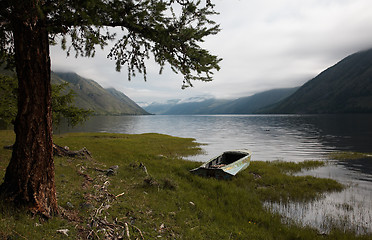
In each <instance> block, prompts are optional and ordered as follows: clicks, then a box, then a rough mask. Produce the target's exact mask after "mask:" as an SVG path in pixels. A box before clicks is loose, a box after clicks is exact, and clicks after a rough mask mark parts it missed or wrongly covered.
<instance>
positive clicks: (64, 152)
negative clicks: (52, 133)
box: [53, 143, 92, 158]
mask: <svg viewBox="0 0 372 240" xmlns="http://www.w3.org/2000/svg"><path fill="white" fill-rule="evenodd" d="M53 154H54V155H55V156H60V157H90V158H91V157H92V155H91V154H90V152H89V151H88V149H86V148H85V147H83V148H82V149H80V150H78V151H70V149H69V148H68V147H61V146H58V145H57V144H54V143H53Z"/></svg>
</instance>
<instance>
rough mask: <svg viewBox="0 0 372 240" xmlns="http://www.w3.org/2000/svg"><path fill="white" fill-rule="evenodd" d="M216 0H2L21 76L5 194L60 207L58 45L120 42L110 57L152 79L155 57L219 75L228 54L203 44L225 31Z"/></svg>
mask: <svg viewBox="0 0 372 240" xmlns="http://www.w3.org/2000/svg"><path fill="white" fill-rule="evenodd" d="M215 14H217V13H216V12H215V10H214V6H213V4H212V3H211V1H210V0H206V1H189V0H164V1H162V0H1V2H0V58H1V61H2V62H6V63H7V64H8V66H9V67H15V69H16V72H17V78H18V113H17V117H16V119H15V125H14V126H15V127H14V130H15V133H16V141H15V144H14V147H13V154H12V157H11V160H10V163H9V166H8V167H7V170H6V174H5V178H4V182H3V183H2V185H1V187H0V191H1V195H2V196H3V197H4V198H5V199H9V200H12V201H13V202H15V203H17V204H20V205H23V206H27V207H28V208H29V209H30V210H32V211H33V212H35V213H38V214H42V215H44V216H45V217H50V216H52V215H54V214H56V213H58V204H57V199H56V190H55V183H54V163H53V150H52V149H53V141H52V110H51V108H52V101H51V84H50V69H51V67H50V64H51V63H50V56H49V46H50V44H59V43H60V44H61V46H62V48H63V49H65V50H66V51H67V54H68V55H69V54H74V55H75V56H83V57H94V55H95V51H96V47H97V46H100V47H101V48H103V47H104V46H106V45H107V44H108V43H109V42H110V41H115V42H114V45H113V47H112V49H111V51H110V53H109V55H108V57H109V58H110V59H112V60H114V61H115V63H116V69H117V70H120V69H121V67H122V66H126V67H127V70H128V78H129V80H130V78H131V77H132V76H133V75H135V74H136V73H141V74H143V76H144V78H145V80H146V75H147V71H146V63H147V61H148V59H149V58H150V59H152V60H154V61H155V62H156V63H158V64H159V65H160V72H161V71H162V69H163V67H164V66H165V65H167V64H169V66H170V67H171V68H172V70H173V71H175V72H177V73H180V74H182V75H183V76H184V79H183V85H182V86H183V87H188V86H192V81H193V80H201V81H211V80H212V77H213V72H214V71H216V70H219V62H220V61H221V59H220V58H218V57H217V56H215V55H212V54H211V53H210V52H209V51H207V50H206V49H204V48H202V47H201V46H200V44H201V43H202V42H203V41H204V39H205V37H207V36H210V35H214V34H216V33H218V32H219V30H220V29H219V26H218V25H217V24H216V23H215V22H214V21H212V20H211V17H212V16H213V15H215Z"/></svg>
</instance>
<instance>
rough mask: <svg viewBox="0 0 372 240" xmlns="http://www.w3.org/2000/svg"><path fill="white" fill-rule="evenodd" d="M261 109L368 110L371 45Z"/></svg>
mask: <svg viewBox="0 0 372 240" xmlns="http://www.w3.org/2000/svg"><path fill="white" fill-rule="evenodd" d="M263 112H265V113H372V49H370V50H367V51H362V52H358V53H355V54H352V55H350V56H348V57H346V58H344V59H343V60H341V61H340V62H338V63H337V64H335V65H334V66H332V67H330V68H328V69H326V70H325V71H323V72H322V73H320V74H319V75H318V76H316V77H315V78H313V79H312V80H310V81H308V82H307V83H305V84H304V85H303V86H302V87H301V88H300V89H298V90H297V91H296V92H295V93H294V94H293V95H291V96H290V97H288V98H287V99H285V100H283V101H281V102H280V103H278V104H276V105H275V106H273V107H271V108H267V109H266V110H265V111H263Z"/></svg>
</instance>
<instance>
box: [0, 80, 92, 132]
mask: <svg viewBox="0 0 372 240" xmlns="http://www.w3.org/2000/svg"><path fill="white" fill-rule="evenodd" d="M67 86H68V83H67V82H65V83H62V84H52V110H53V111H52V112H53V114H52V115H53V126H54V127H58V126H59V124H60V122H61V120H62V118H64V119H66V120H67V124H68V125H69V126H72V127H74V126H76V125H77V124H79V123H83V122H85V121H86V120H87V119H88V117H89V116H90V115H91V114H92V113H93V111H92V110H86V109H83V108H78V107H76V106H74V104H73V102H74V97H75V93H74V92H73V91H72V90H70V91H68V92H66V87H67ZM17 88H18V87H17V79H16V78H15V77H11V76H7V75H2V74H0V96H1V98H0V121H2V122H3V123H4V124H5V126H8V125H10V124H11V123H12V122H14V119H15V118H16V115H17V95H18V94H17Z"/></svg>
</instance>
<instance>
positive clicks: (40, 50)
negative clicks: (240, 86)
mask: <svg viewBox="0 0 372 240" xmlns="http://www.w3.org/2000/svg"><path fill="white" fill-rule="evenodd" d="M14 2H15V3H14V9H15V10H14V13H15V14H14V18H13V21H12V24H13V25H12V26H13V34H14V36H13V37H14V47H15V60H16V70H17V77H18V115H17V117H16V121H15V126H14V131H15V133H16V141H15V144H14V148H13V154H12V157H11V160H10V163H9V165H8V167H7V169H6V174H5V178H4V182H3V184H2V185H1V187H0V191H1V193H2V195H3V197H5V198H6V199H9V200H12V201H14V202H15V203H16V204H20V205H23V206H26V207H28V208H29V209H31V211H32V212H34V213H37V214H42V215H44V216H45V217H50V216H52V215H54V214H57V213H58V205H57V199H56V190H55V182H54V162H53V141H52V109H51V83H50V71H51V70H50V57H49V39H48V30H47V27H46V21H45V19H44V18H43V17H40V16H39V15H40V14H39V12H38V10H39V9H38V7H37V5H38V0H30V1H24V0H22V1H16V0H15V1H14ZM17 13H18V14H17Z"/></svg>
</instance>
